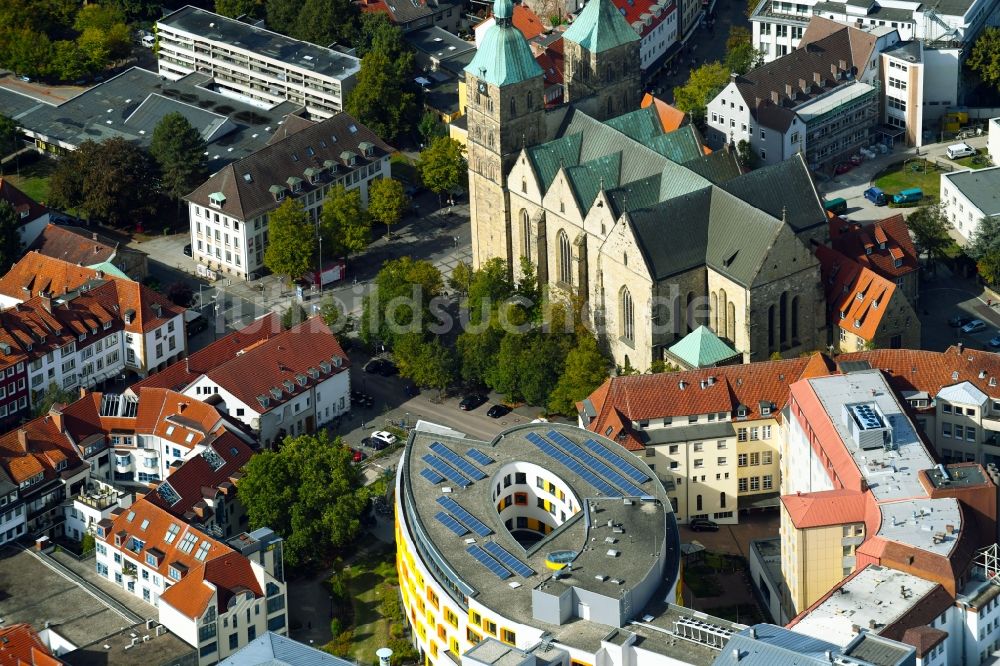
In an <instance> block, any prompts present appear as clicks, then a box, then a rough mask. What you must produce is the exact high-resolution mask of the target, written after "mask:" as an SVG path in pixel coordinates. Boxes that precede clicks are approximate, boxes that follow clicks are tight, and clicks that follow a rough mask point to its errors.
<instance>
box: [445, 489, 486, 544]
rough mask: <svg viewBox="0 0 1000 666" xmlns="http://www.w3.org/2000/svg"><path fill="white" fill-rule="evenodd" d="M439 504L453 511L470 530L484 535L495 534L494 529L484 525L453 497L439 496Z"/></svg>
mask: <svg viewBox="0 0 1000 666" xmlns="http://www.w3.org/2000/svg"><path fill="white" fill-rule="evenodd" d="M438 504H440V505H441V506H443V507H444V508H446V509H448V511H451V512H452V514H454V516H455V517H456V518H458V519H459V520H460V521H462V522H463V523H465V525H466V527H468V528H469V529H470V530H472V531H473V532H475V533H476V534H478V535H479V536H481V537H484V536H489V535H491V534H493V530H491V529H490V528H488V527H486V525H484V524H483V523H482V521H481V520H479V519H478V518H476V517H475V516H473V515H472V514H471V513H469V512H468V511H466V510H465V509H463V508H462V505H460V504H459V503H458V502H456V501H455V500H453V499H452V498H450V497H438Z"/></svg>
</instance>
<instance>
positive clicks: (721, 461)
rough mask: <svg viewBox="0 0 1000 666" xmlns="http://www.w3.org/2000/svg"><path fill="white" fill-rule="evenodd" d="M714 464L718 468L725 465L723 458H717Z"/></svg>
mask: <svg viewBox="0 0 1000 666" xmlns="http://www.w3.org/2000/svg"><path fill="white" fill-rule="evenodd" d="M715 464H716V465H718V466H719V467H722V466H724V465H725V464H726V458H725V456H719V458H718V459H716V461H715Z"/></svg>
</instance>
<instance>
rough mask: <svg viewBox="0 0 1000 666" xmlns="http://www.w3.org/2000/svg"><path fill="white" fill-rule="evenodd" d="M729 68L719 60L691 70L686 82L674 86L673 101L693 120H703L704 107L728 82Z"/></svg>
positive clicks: (699, 122) (699, 121)
mask: <svg viewBox="0 0 1000 666" xmlns="http://www.w3.org/2000/svg"><path fill="white" fill-rule="evenodd" d="M729 72H730V70H729V68H728V67H726V66H725V65H723V64H722V63H720V62H708V63H705V64H704V65H702V66H701V67H699V68H698V69H694V70H691V76H689V77H688V80H687V83H685V84H684V85H682V86H680V87H677V88H674V103H675V104H676V106H677V108H678V109H680V110H681V111H683V112H685V113H687V114H688V115H689V116H690V117H691V120H692V121H693V122H696V123H698V124H701V123H703V122H704V120H705V108H706V107H707V106H708V103H709V102H710V101H712V98H714V97H715V96H716V95H717V94H718V93H719V91H720V90H722V89H723V88H725V87H726V83H728V82H729Z"/></svg>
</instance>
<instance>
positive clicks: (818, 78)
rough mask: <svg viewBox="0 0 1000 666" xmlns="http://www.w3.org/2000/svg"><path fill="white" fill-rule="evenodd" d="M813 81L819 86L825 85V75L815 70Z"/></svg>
mask: <svg viewBox="0 0 1000 666" xmlns="http://www.w3.org/2000/svg"><path fill="white" fill-rule="evenodd" d="M813 83H815V84H816V85H818V86H820V85H823V77H822V76H820V73H819V72H813Z"/></svg>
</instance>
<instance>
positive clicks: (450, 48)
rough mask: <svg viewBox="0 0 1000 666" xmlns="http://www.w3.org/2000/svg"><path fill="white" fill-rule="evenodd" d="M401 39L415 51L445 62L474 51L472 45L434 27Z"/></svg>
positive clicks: (409, 34) (409, 33)
mask: <svg viewBox="0 0 1000 666" xmlns="http://www.w3.org/2000/svg"><path fill="white" fill-rule="evenodd" d="M403 39H405V40H406V42H407V43H408V44H409V45H410V46H412V47H413V48H415V49H416V50H418V51H420V52H421V53H425V54H427V55H428V56H431V57H433V58H436V59H437V60H447V59H448V58H454V57H455V56H458V55H461V54H463V53H469V52H470V51H471V52H475V50H476V45H475V44H474V43H472V42H467V41H465V40H464V39H462V38H461V37H458V36H456V35H453V34H451V33H450V32H448V31H447V30H444V29H443V28H439V27H438V26H436V25H435V26H431V27H430V28H423V29H421V30H414V31H413V32H408V33H406V35H405V36H404V37H403Z"/></svg>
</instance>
